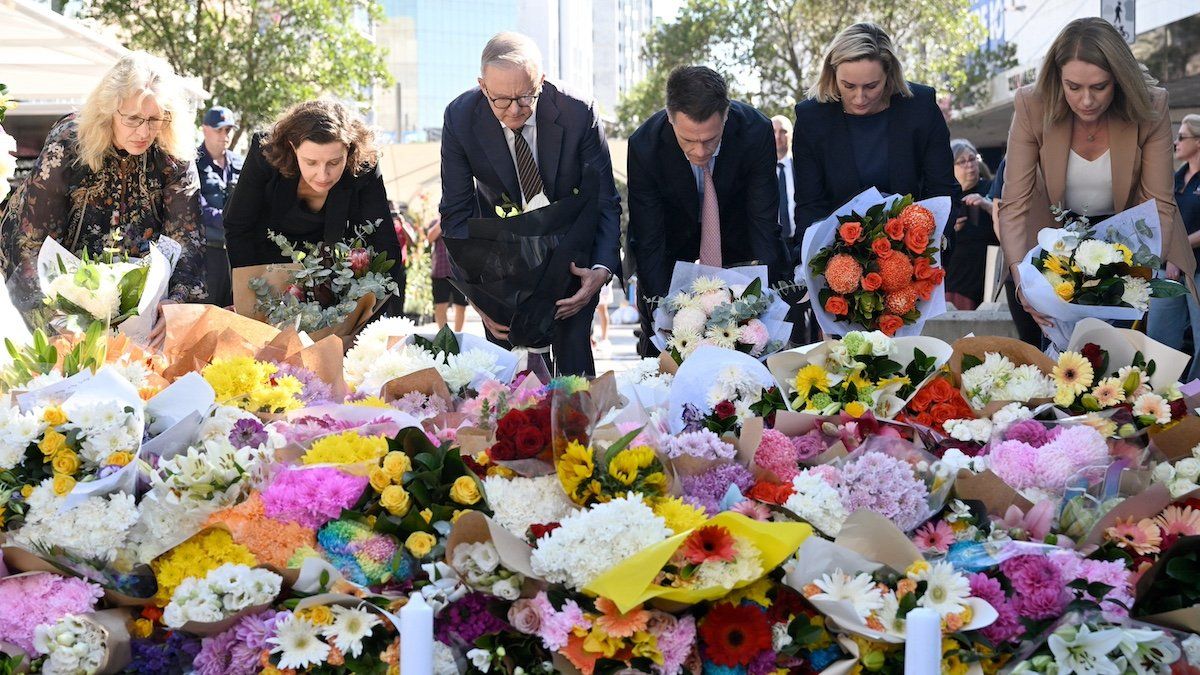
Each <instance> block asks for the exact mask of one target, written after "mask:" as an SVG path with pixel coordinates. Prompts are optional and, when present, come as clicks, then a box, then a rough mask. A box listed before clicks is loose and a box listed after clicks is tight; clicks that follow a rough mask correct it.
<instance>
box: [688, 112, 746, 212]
mask: <svg viewBox="0 0 1200 675" xmlns="http://www.w3.org/2000/svg"><path fill="white" fill-rule="evenodd" d="M741 136H742V126H741V125H740V124H738V118H737V117H735V116H734V115H732V114H731V115H730V116H729V118H728V119H726V120H725V129H724V130H723V131H722V132H721V150H720V152H719V153H718V154H717V161H715V162H713V185H714V186H716V188H717V209H718V210H720V208H721V197H722V196H731V195H732V194H733V182H734V179H736V178H737V173H738V164H739V162H740V160H741V149H742V138H741ZM697 198H699V193H697Z"/></svg>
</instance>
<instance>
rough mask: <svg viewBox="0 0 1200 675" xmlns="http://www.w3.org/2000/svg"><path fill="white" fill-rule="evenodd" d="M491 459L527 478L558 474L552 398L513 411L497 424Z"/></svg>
mask: <svg viewBox="0 0 1200 675" xmlns="http://www.w3.org/2000/svg"><path fill="white" fill-rule="evenodd" d="M487 454H488V458H489V459H491V460H492V461H494V462H498V463H499V464H500V465H501V466H505V467H508V468H510V469H512V470H514V471H516V472H517V473H519V474H521V475H525V476H538V475H545V474H548V473H553V471H554V444H553V433H552V430H551V425H550V398H549V397H545V398H543V399H542V400H541V401H540V402H538V403H537V405H534V406H532V407H529V408H524V409H521V408H513V409H510V410H509V411H508V412H506V413H504V414H503V415H502V416H500V417H499V418H498V419H497V420H496V431H495V443H493V444H492V445H491V447H489V448H488V450H487Z"/></svg>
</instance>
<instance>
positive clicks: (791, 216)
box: [775, 152, 796, 239]
mask: <svg viewBox="0 0 1200 675" xmlns="http://www.w3.org/2000/svg"><path fill="white" fill-rule="evenodd" d="M780 164H783V175H784V180H785V181H786V182H787V201H788V203H787V213H788V222H789V223H791V224H792V229H791V231H790V232H788V233H787V235H788V238H789V239H791V237H792V236H794V235H795V234H796V176H795V175H794V174H793V173H792V153H790V152H789V153H788V154H787V157H784V158H783V159H781V160H779V161H778V162H776V163H775V182H776V183H778V182H779V165H780Z"/></svg>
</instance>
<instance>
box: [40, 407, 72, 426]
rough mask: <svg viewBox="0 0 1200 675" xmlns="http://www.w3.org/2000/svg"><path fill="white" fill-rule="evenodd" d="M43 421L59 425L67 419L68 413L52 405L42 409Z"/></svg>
mask: <svg viewBox="0 0 1200 675" xmlns="http://www.w3.org/2000/svg"><path fill="white" fill-rule="evenodd" d="M42 421H43V422H45V423H46V424H49V425H51V426H58V425H60V424H64V423H66V421H67V414H66V413H65V412H63V409H62V408H60V407H58V406H56V405H55V406H50V407H49V408H46V409H45V410H43V411H42Z"/></svg>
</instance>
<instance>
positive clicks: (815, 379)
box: [796, 364, 829, 396]
mask: <svg viewBox="0 0 1200 675" xmlns="http://www.w3.org/2000/svg"><path fill="white" fill-rule="evenodd" d="M814 390H815V391H821V392H826V393H828V392H829V373H828V372H826V370H825V369H824V368H822V367H821V366H818V365H816V364H810V365H807V366H804V367H803V368H801V369H800V370H799V371H797V372H796V393H797V394H799V395H800V396H809V395H811V394H812V392H813V391H814Z"/></svg>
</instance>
